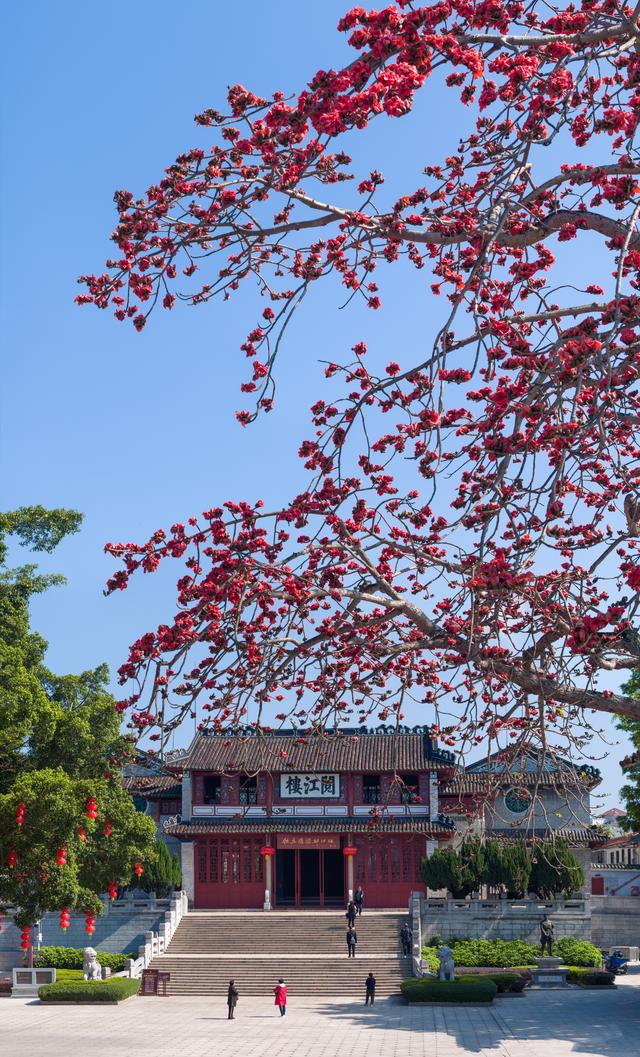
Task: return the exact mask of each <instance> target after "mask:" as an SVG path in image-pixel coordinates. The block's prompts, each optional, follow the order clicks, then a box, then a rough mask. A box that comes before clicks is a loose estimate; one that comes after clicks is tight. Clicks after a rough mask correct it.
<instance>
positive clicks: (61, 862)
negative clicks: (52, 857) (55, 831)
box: [56, 845, 67, 866]
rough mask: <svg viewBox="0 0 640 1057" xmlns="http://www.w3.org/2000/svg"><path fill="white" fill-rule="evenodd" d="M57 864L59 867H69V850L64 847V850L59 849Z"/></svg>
mask: <svg viewBox="0 0 640 1057" xmlns="http://www.w3.org/2000/svg"><path fill="white" fill-rule="evenodd" d="M56 863H57V865H58V866H66V865H67V849H66V847H65V846H64V845H63V846H62V848H58V854H57V855H56Z"/></svg>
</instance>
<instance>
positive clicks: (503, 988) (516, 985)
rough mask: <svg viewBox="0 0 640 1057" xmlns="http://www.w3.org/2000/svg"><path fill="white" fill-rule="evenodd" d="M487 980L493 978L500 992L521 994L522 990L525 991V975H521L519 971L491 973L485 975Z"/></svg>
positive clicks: (501, 993) (500, 993) (502, 993)
mask: <svg viewBox="0 0 640 1057" xmlns="http://www.w3.org/2000/svg"><path fill="white" fill-rule="evenodd" d="M484 979H485V980H493V982H494V984H495V985H496V987H497V988H498V994H499V995H504V994H507V993H509V994H519V993H520V991H524V985H525V984H526V982H527V981H526V980H525V978H524V976H520V975H519V974H518V973H491V975H490V976H488V977H487V976H485V977H484Z"/></svg>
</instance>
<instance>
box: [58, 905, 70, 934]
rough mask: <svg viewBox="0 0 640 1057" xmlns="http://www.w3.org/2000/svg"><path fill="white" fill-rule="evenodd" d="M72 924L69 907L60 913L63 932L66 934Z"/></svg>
mask: <svg viewBox="0 0 640 1057" xmlns="http://www.w3.org/2000/svg"><path fill="white" fill-rule="evenodd" d="M70 924H71V914H70V913H69V911H68V909H67V907H63V908H62V910H61V911H60V928H61V929H62V931H63V932H66V931H67V929H68V928H69V925H70Z"/></svg>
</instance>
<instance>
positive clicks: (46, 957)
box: [34, 947, 129, 973]
mask: <svg viewBox="0 0 640 1057" xmlns="http://www.w3.org/2000/svg"><path fill="white" fill-rule="evenodd" d="M97 954H98V962H99V963H100V965H106V966H107V968H108V969H111V972H112V973H121V972H122V970H123V969H124V968H125V967H126V962H127V959H128V958H129V955H128V954H111V953H110V952H107V951H98V952H97ZM34 964H35V965H38V966H41V967H42V968H48V969H82V948H81V947H41V948H40V950H39V951H34Z"/></svg>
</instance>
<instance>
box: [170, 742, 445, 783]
mask: <svg viewBox="0 0 640 1057" xmlns="http://www.w3.org/2000/svg"><path fill="white" fill-rule="evenodd" d="M180 766H181V768H182V769H183V770H192V771H220V772H227V773H228V772H231V771H242V772H248V773H249V774H255V773H256V772H258V771H271V772H276V773H279V772H283V771H284V772H286V771H361V772H363V771H364V772H367V771H369V772H374V773H375V772H380V771H403V772H407V771H409V772H414V771H425V770H448V771H451V770H453V769H454V768H455V766H456V765H455V759H454V758H453V755H452V754H451V753H448V752H447V751H443V750H441V749H437V748H434V747H433V743H432V741H431V739H430V737H429V735H428V734H394V733H388V734H386V733H385V734H377V733H375V732H373V733H361V734H327V733H325V734H315V733H314V734H308V735H307V736H306V737H304V736H301V737H292V736H290V735H283V734H266V733H263V732H260V733H257V734H253V735H250V736H242V735H233V734H232V735H230V736H228V737H227V736H225V735H214V736H207V735H201V736H199V737H197V738H195V739H194V741H193V743H192V745H191V748H190V749H189V752H188V754H187V756H185V757H184V758H183V759H181V760H180Z"/></svg>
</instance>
